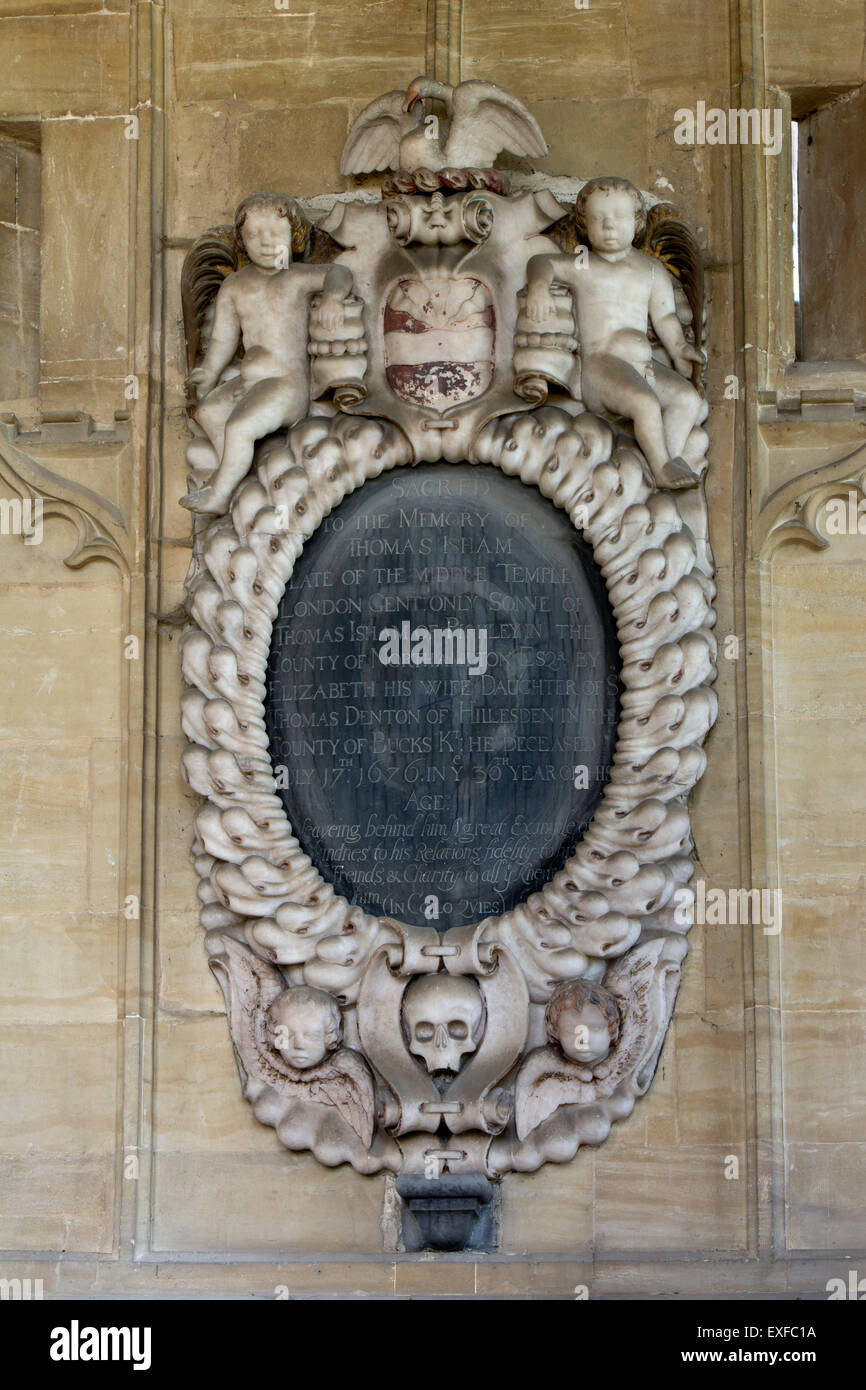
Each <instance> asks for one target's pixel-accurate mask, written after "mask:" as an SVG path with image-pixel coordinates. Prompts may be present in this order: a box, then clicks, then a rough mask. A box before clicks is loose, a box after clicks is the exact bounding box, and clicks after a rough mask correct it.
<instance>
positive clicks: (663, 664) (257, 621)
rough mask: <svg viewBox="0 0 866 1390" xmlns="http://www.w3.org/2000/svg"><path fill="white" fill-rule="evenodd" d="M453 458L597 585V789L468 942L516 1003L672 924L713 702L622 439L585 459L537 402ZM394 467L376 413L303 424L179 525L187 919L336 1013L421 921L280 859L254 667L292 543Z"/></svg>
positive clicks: (676, 552) (395, 453)
mask: <svg viewBox="0 0 866 1390" xmlns="http://www.w3.org/2000/svg"><path fill="white" fill-rule="evenodd" d="M470 461H471V462H477V463H492V464H494V465H496V466H498V467H500V468H501V469H502V471H503V472H505V473H507V474H510V475H512V476H516V477H519V478H520V479H521V480H522V481H523V482H524V483H526V484H528V485H531V486H535V487H537V488H538V489H539V490H540V492H541V493H542V495H543V496H545V497H548V498H549V499H550V500H551V501H552V502H553V503H554V505H556V506H557V507H559V508H561V509H562V510H564V511H565V512H566V513H567V514H568V515H569V517H570V518H571V520H572V522H573V524H575V525H576V526H578V528H579V529H580V530H581V532H582V534H583V535H584V537H585V539H586V540H587V541H588V542H589V543H590V545H591V547H592V549H593V553H594V556H595V559H596V562H597V563H598V565H599V567H600V569H601V572H602V575H603V577H604V580H605V583H606V585H607V591H608V596H609V599H610V603H611V606H612V609H613V615H614V619H615V622H616V626H617V632H618V636H619V641H620V650H621V656H622V663H623V664H622V675H621V680H622V692H623V693H622V699H621V708H620V718H619V722H618V728H617V741H616V747H615V750H614V755H613V763H612V767H611V773H610V778H609V781H608V783H607V784H606V786H605V789H604V792H603V795H602V798H601V801H600V802H599V805H598V806H597V808H596V812H595V815H594V817H593V819H592V822H591V824H590V826H589V827H588V829H587V831H586V832H585V834H584V836H583V838H582V839H581V841H580V842H579V843H578V845H577V847H576V849H575V852H574V854H573V855H572V856H571V858H570V859H569V860H568V862H567V863H566V864H565V866H564V867H563V868H562V869H561V870H560V871H559V872H558V873H557V874H555V875H554V876H553V878H552V879H551V880H550V881H549V882H548V883H547V884H546V885H545V886H544V887H543V888H542V889H540V890H539V891H538V892H536V893H534V894H532V895H531V896H530V897H529V898H527V900H526V901H525V902H523V903H521V904H519V905H518V906H517V907H515V908H513V909H511V910H510V911H508V912H506V913H504V914H503V915H501V916H499V917H491V918H487V919H485V921H484V922H482V923H480V924H477V926H476V928H475V931H474V936H475V941H476V943H481V946H482V947H484V948H486V949H487V950H489V949H491V948H495V946H496V945H497V944H499V945H503V946H506V947H508V948H509V949H510V950H511V951H512V952H513V953H514V955H515V956H516V958H517V960H518V962H519V965H520V967H521V969H522V970H523V973H524V976H525V978H526V982H527V985H528V988H529V994H530V999H531V1000H532V1001H534V1002H536V1003H543V1002H544V1001H545V1000H546V999H547V998H548V997H549V995H550V993H551V992H552V990H553V988H554V987H555V985H556V984H557V983H558V982H559V981H560V980H564V979H570V978H574V977H576V976H579V975H583V976H585V977H588V978H596V979H600V978H603V976H604V972H605V969H606V968H607V962H608V961H609V960H610V959H612V958H615V957H618V956H621V955H622V954H623V953H624V952H625V951H626V950H628V949H629V947H630V946H631V945H633V944H634V943H635V942H636V941H638V939H639V938H641V936H642V935H644V936H645V935H646V934H647V933H648V932H649V933H650V934H658V933H659V932H663V933H666V934H670V933H676V934H679V935H683V934H684V932H685V931H687V929H688V922H689V917H690V913H689V911H688V909H686V911H685V912H684V911H683V903H684V902H685V903H686V904H687V903H688V901H690V893H691V890H690V889H688V887H687V884H688V881H689V879H690V878H691V876H692V872H693V864H692V859H691V848H692V844H691V831H690V824H689V813H688V808H687V805H686V797H687V795H688V793H689V791H690V790H691V788H692V787H693V786H694V785H695V783H696V782H697V780H698V778H699V777H700V775H701V773H702V772H703V769H704V766H705V763H706V758H705V755H704V753H703V751H702V746H701V745H702V743H703V740H704V738H705V736H706V734H707V733H708V731H709V729H710V728H711V727H712V724H713V722H714V720H715V717H716V711H717V701H716V697H715V694H714V692H713V691H712V690H711V688H710V686H711V682H712V680H713V679H714V676H715V658H716V641H715V638H714V636H713V632H712V628H713V624H714V622H715V614H714V612H713V607H712V602H713V598H714V595H715V585H714V584H713V581H712V579H711V578H710V577H709V576H708V575H707V574H706V573H705V572H704V571H703V570H702V569H701V568H700V564H699V556H698V547H697V545H696V542H695V538H694V536H693V534H692V532H691V530H690V529H689V527H688V526H687V525H686V523H685V521H684V519H683V515H682V513H681V510H680V508H679V506H678V503H677V497H676V494H675V493H670V492H666V491H660V490H658V489H656V488H655V487H654V486H653V484H652V482H651V480H650V479H649V478H648V475H647V471H646V468H645V466H644V464H643V462H642V460H641V458H640V456H639V455H638V454H637V452H636V451H635V450H634V449H633V448H632V447H629V446H627V445H626V446H622V445H621V446H620V447H619V448H618V449H616V450H615V452H614V453H613V456H612V457H611V458H609V459H608V460H606V461H604V462H601V463H596V464H592V463H591V460H590V459H589V458H588V450H587V447H586V442H585V439H584V437H582V435H581V429H580V417H579V416H578V417H576V418H575V417H573V416H572V415H570V414H568V413H567V412H565V411H564V410H561V409H559V408H558V407H554V406H543V407H540V408H538V409H536V410H533V411H527V412H522V413H519V414H516V415H509V416H504V417H500V418H498V419H494V420H492V421H490V422H489V423H488V424H487V425H486V426H485V427H484V428H483V429H482V430H481V432H480V434H479V436H478V437H477V439H476V442H475V445H474V447H473V450H472V454H471V459H470ZM411 462H412V459H411V450H410V448H409V445H408V443H407V442H406V439H405V437H404V436H403V435H402V433H401V432H400V431H399V430H398V429H396V428H395V426H393V425H392V424H390V423H389V422H387V421H384V420H378V419H372V418H362V417H358V416H347V415H337V416H335V417H325V416H321V417H319V416H316V417H310V418H308V419H306V420H304V421H302V422H301V423H299V424H298V425H296V426H294V427H293V428H292V429H291V430H289V432H288V435H287V438H286V440H285V442H283V441H282V440H279V441H274V440H272V441H268V442H267V443H266V444H265V445H264V446H263V447H261V448H260V450H259V453H258V455H257V463H256V466H255V468H254V471H253V473H252V474H251V475H250V476H249V477H248V478H247V479H246V480H245V481H244V482H243V483H241V484H240V485H239V487H238V488H237V490H236V492H235V495H234V497H233V500H232V504H231V508H230V511H229V513H228V514H227V515H226V516H224V517H221V518H219V519H218V520H217V521H215V522H213V523H211V524H209V525H204V526H202V525H201V523H199V525H200V528H201V529H200V530H199V531H198V532H197V535H196V538H195V542H194V558H193V564H192V566H191V571H190V575H189V576H188V580H187V589H188V603H187V607H188V613H189V618H190V622H189V625H188V627H187V628H186V630H185V632H184V635H183V638H182V667H183V675H184V679H185V681H186V683H187V689H186V690H185V691H184V694H183V696H182V702H181V703H182V725H183V730H184V733H185V734H186V736H187V738H188V740H189V746H188V747H187V749H186V752H185V754H184V757H183V774H184V777H185V779H186V781H187V782H188V784H189V785H190V786H191V787H192V788H193V789H194V790H195V791H196V792H198V793H199V794H200V795H201V796H202V797H204V798H205V801H204V804H203V805H202V806H200V807H199V809H198V810H197V812H196V816H195V829H196V838H195V842H194V845H193V859H194V863H195V867H196V870H197V872H198V874H199V897H200V899H201V903H202V907H201V920H202V924H203V926H204V927H205V928H206V929H207V930H208V931H213V932H214V935H215V938H217V939H219V937H220V934H222V933H225V932H226V931H227V930H228V931H229V932H230V933H231V934H233V935H236V936H237V937H238V938H239V939H245V940H246V941H247V943H248V944H249V945H250V946H252V947H253V949H254V950H256V951H258V953H259V954H260V955H262V956H263V957H265V958H267V959H270V960H272V961H273V960H278V961H279V962H280V964H281V965H282V966H283V967H284V971H285V974H286V975H287V977H288V978H289V979H290V981H291V982H293V983H300V982H305V983H307V984H310V985H313V986H316V987H318V988H321V989H326V990H328V991H330V992H331V993H333V994H334V995H335V996H336V997H337V998H338V1000H339V1001H340V1003H341V1004H343V1005H344V1006H345V1005H350V1004H353V1003H355V1002H356V1000H357V994H358V988H359V985H360V981H361V977H362V975H363V973H364V970H365V969H366V967H367V964H368V962H369V961H370V959H371V957H372V955H373V953H374V952H375V951H376V950H377V949H378V948H379V947H380V946H382V945H383V944H393V945H397V946H401V945H402V946H403V947H404V948H405V946H406V943H407V942H409V941H411V939H412V935H413V933H416V934H417V935H418V938H419V942H420V941H421V939H422V938H423V939H426V938H427V937H428V936H429V929H428V930H427V932H425V931H424V929H421V928H412V927H408V926H404V925H402V924H396V923H394V922H393V921H391V920H390V919H388V918H379V917H375V916H372V915H371V914H369V913H367V912H364V911H362V910H361V909H360V908H358V907H357V906H355V905H353V904H352V903H350V902H349V901H348V900H347V899H345V898H343V897H341V896H340V895H339V894H337V893H336V892H335V891H334V889H333V887H332V886H331V885H330V884H328V883H327V882H326V881H325V880H324V879H323V878H322V876H321V874H320V873H319V871H318V870H317V869H316V868H315V866H314V865H313V864H312V862H311V860H310V859H309V857H308V856H307V855H306V854H305V853H304V852H303V850H302V849H301V847H300V845H299V843H298V841H297V839H296V837H295V836H294V834H293V832H292V827H291V825H290V823H289V820H288V817H287V815H286V812H285V809H284V806H283V803H282V800H281V798H280V796H279V793H278V790H277V786H276V781H275V779H274V771H273V767H272V765H271V759H270V754H269V748H268V736H267V733H266V729H265V720H264V699H265V676H266V669H267V662H268V655H269V649H270V641H271V630H272V625H273V622H274V619H275V617H276V615H277V611H278V605H279V602H280V598H281V596H282V593H283V591H284V589H285V586H286V584H287V583H288V581H289V580H290V578H291V575H292V571H293V567H294V564H295V562H296V560H297V558H298V556H299V554H300V552H301V550H302V548H303V546H304V544H305V542H306V540H307V539H309V537H310V536H311V535H312V534H313V532H314V531H315V530H316V529H317V527H318V526H319V524H320V523H321V522H322V520H323V519H324V518H325V517H326V516H327V515H328V514H329V513H330V512H331V511H332V510H333V508H334V507H335V506H337V505H338V504H339V502H340V501H341V500H342V499H343V498H344V497H345V496H347V495H348V494H349V493H350V492H352V491H354V490H355V489H356V488H358V487H360V486H363V484H364V483H365V482H366V481H367V480H369V479H371V478H374V477H376V476H378V475H379V474H380V473H382V472H384V471H386V470H388V469H391V468H394V467H398V466H401V465H405V464H409V463H411ZM447 466H448V465H447V463H444V462H443V464H442V467H447ZM678 889H679V890H681V891H680V892H678V893H677V897H676V900H674V893H675V892H676V890H678ZM674 901H676V905H677V907H678V909H679V910H678V911H676V913H675V911H674ZM684 921H685V925H684V924H683V923H684ZM453 930H454V929H452V931H453ZM447 935H448V934H447V933H446V938H447ZM277 947H278V949H277ZM475 949H476V950H478V949H479V946H478V944H476V947H475Z"/></svg>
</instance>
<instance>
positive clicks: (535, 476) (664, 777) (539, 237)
mask: <svg viewBox="0 0 866 1390" xmlns="http://www.w3.org/2000/svg"><path fill="white" fill-rule="evenodd" d="M546 148H547V147H546V144H545V141H544V137H543V135H542V133H541V130H540V129H539V127H538V125H537V123H536V122H535V120H534V119H533V118H532V117H531V116H530V114H529V113H528V111H527V110H526V109H525V107H524V106H523V105H522V104H521V102H520V101H518V100H517V99H516V98H515V97H514V96H512V95H510V94H509V93H508V92H505V91H503V90H501V89H500V88H498V87H495V86H493V85H492V84H490V83H486V82H480V81H468V82H462V83H460V84H459V85H457V86H454V87H450V86H447V85H445V84H443V83H440V82H434V81H432V80H430V79H428V78H426V77H420V78H417V79H416V80H415V81H414V82H412V83H411V84H410V85H409V86H408V87H407V88H406V90H405V91H397V92H389V93H386V94H385V95H384V96H382V97H380V98H378V99H377V100H375V101H373V102H372V103H371V104H370V105H369V106H368V107H367V108H366V110H364V111H363V112H362V113H361V114H360V116H359V117H358V118H357V120H356V121H355V122H354V125H353V126H352V128H351V130H350V132H349V136H348V139H347V141H346V146H345V149H344V152H343V160H342V169H343V172H344V173H346V174H357V175H362V174H368V173H371V172H377V171H378V172H382V171H386V172H385V177H384V179H383V180H382V184H381V196H376V198H375V199H374V200H372V201H371V194H370V192H369V189H368V188H367V187H365V188H364V189H359V190H358V192H357V194H351V193H350V194H347V195H338V196H334V197H332V198H331V199H324V198H323V199H318V200H311V201H310V203H309V204H307V205H305V204H304V203H302V202H299V201H298V200H296V199H295V198H293V197H292V196H290V194H289V193H284V192H276V193H272V192H259V193H252V194H250V193H249V190H238V192H239V194H240V193H245V194H246V196H244V198H243V201H242V202H240V205H239V207H238V211H237V215H236V219H235V224H234V226H233V227H216V228H211V229H210V230H207V231H205V232H204V233H203V235H202V236H201V237H200V238H199V239H198V240H197V241H196V243H195V244H194V245H193V247H192V249H191V250H190V251H189V254H188V256H187V259H186V262H185V266H184V272H183V286H182V288H183V302H184V316H185V328H186V338H187V350H188V366H189V377H188V381H189V387H190V392H191V397H190V403H189V415H190V426H191V430H192V433H193V438H192V441H191V443H190V445H189V449H188V455H187V457H188V463H189V479H188V493H187V495H186V496H185V497H184V498H183V499H182V502H183V505H184V506H186V507H188V508H189V510H190V512H191V514H192V517H193V526H194V547H193V561H192V564H191V567H190V571H189V575H188V579H187V594H188V602H187V610H188V624H187V626H186V628H185V631H184V635H183V640H182V663H183V673H184V677H185V681H186V688H185V691H184V694H183V700H182V722H183V729H184V733H185V735H186V737H187V739H188V741H189V743H188V748H187V750H186V752H185V754H184V758H183V771H184V776H185V778H186V781H187V782H188V784H189V786H190V787H191V788H193V789H194V790H195V791H196V792H197V793H199V794H200V796H201V797H202V798H203V801H202V804H201V806H200V809H199V810H198V812H197V815H196V821H195V824H196V836H195V842H194V845H193V859H194V863H195V868H196V871H197V873H198V876H199V897H200V900H201V922H202V926H203V928H204V930H205V942H206V946H207V950H208V952H209V955H210V958H211V965H212V968H213V969H214V972H215V973H216V975H217V978H218V979H219V982H220V984H221V986H222V988H223V991H224V994H225V998H226V1006H227V1015H228V1023H229V1028H230V1031H231V1037H232V1042H233V1044H234V1049H235V1054H236V1058H237V1063H238V1069H239V1072H240V1076H241V1082H242V1086H243V1091H244V1095H245V1096H246V1098H247V1099H248V1100H249V1101H250V1103H251V1105H252V1107H253V1112H254V1114H255V1116H256V1118H257V1119H258V1120H260V1121H261V1122H262V1123H264V1124H267V1125H271V1126H273V1127H274V1128H275V1129H276V1131H277V1136H278V1138H279V1140H280V1141H281V1142H282V1143H283V1144H284V1145H285V1146H286V1147H287V1148H289V1149H308V1150H311V1151H312V1153H313V1154H315V1156H316V1157H317V1158H318V1159H319V1160H320V1161H321V1162H323V1163H325V1164H328V1165H332V1166H333V1165H336V1164H340V1163H349V1164H351V1165H352V1166H353V1167H354V1168H355V1169H357V1170H358V1171H359V1172H362V1173H375V1172H379V1171H382V1170H388V1171H390V1172H392V1173H394V1174H396V1175H399V1182H398V1190H401V1191H403V1192H404V1195H407V1194H408V1193H409V1191H410V1189H411V1192H412V1193H414V1194H415V1197H416V1198H417V1193H418V1190H419V1187H418V1184H419V1182H423V1181H426V1182H427V1183H428V1184H429V1190H430V1198H431V1200H432V1199H435V1197H436V1193H437V1184H439V1185H440V1189H441V1191H442V1192H443V1194H446V1195H443V1196H442V1212H443V1213H444V1214H447V1213H449V1212H451V1208H450V1207H449V1206H448V1203H449V1202H450V1201H451V1199H452V1197H453V1194H454V1192H455V1191H458V1192H459V1191H460V1190H462V1189H461V1188H460V1182H461V1181H463V1180H465V1185H466V1191H467V1192H469V1191H470V1190H471V1191H472V1192H473V1193H474V1194H476V1196H477V1192H478V1190H479V1189H478V1184H479V1182H481V1183H482V1185H483V1184H484V1183H486V1182H489V1181H494V1180H495V1179H497V1178H498V1177H500V1176H501V1175H502V1174H504V1173H507V1172H509V1171H514V1170H517V1171H531V1170H534V1169H536V1168H538V1167H540V1166H541V1165H542V1164H544V1163H546V1162H565V1161H568V1160H570V1159H571V1158H573V1157H574V1155H575V1153H576V1152H577V1150H578V1148H579V1147H580V1146H581V1145H582V1144H600V1143H602V1142H603V1140H604V1139H605V1138H606V1136H607V1134H608V1133H609V1130H610V1127H611V1125H612V1124H613V1122H614V1121H616V1120H618V1119H621V1118H623V1117H624V1116H626V1115H628V1114H629V1113H630V1112H631V1110H632V1108H633V1106H634V1104H635V1101H636V1099H637V1098H638V1097H639V1096H641V1095H643V1094H644V1093H645V1092H646V1090H647V1088H648V1087H649V1085H650V1083H651V1080H652V1077H653V1072H654V1070H655V1067H656V1063H657V1060H658V1057H659V1053H660V1051H661V1048H662V1046H663V1043H664V1037H665V1031H666V1029H667V1026H668V1023H669V1021H670V1018H671V1014H672V1010H673V1007H674V1000H675V996H676V990H677V983H678V978H679V969H680V965H681V962H682V959H683V957H684V955H685V953H686V942H685V934H686V931H687V929H688V923H689V920H690V903H691V901H692V896H693V895H692V891H691V889H690V888H689V886H688V885H689V880H690V878H691V877H692V872H693V863H692V858H691V850H692V843H691V835H690V827H689V813H688V804H687V803H688V796H689V792H690V791H691V789H692V788H693V787H694V785H695V783H696V782H697V780H698V779H699V777H700V776H701V773H702V771H703V768H704V761H705V759H704V754H703V752H702V743H703V740H704V738H705V736H706V734H707V732H708V730H709V729H710V727H711V726H712V724H713V721H714V719H715V715H716V699H715V696H714V694H713V691H712V689H711V686H712V682H713V679H714V676H715V660H716V643H715V639H714V637H713V630H712V629H713V624H714V622H715V616H714V613H713V607H712V604H713V598H714V595H715V586H714V583H713V562H712V556H711V553H710V550H709V545H708V541H707V518H706V507H705V502H704V497H703V486H702V478H703V474H704V472H705V470H706V468H707V458H706V449H707V436H706V434H705V432H704V430H703V428H702V425H703V423H704V420H705V418H706V415H707V406H706V402H705V401H704V398H703V394H702V368H703V363H704V360H705V359H704V353H703V350H702V339H703V337H704V331H705V323H704V311H703V287H702V270H701V261H700V255H699V252H698V249H697V246H696V243H695V241H694V238H693V236H692V234H691V232H690V231H689V229H688V227H687V225H686V223H685V222H684V221H683V220H682V218H681V217H680V215H679V214H678V213H677V211H676V210H675V209H674V208H673V207H671V206H670V205H668V204H663V203H660V202H658V201H657V200H655V199H654V198H652V197H651V196H650V195H647V194H645V193H642V192H641V191H640V190H638V189H637V188H635V187H633V186H632V185H631V184H630V183H628V182H626V181H625V180H623V179H621V178H616V177H610V178H599V179H593V180H591V181H590V182H589V183H588V184H581V182H580V181H579V180H564V179H559V180H557V181H556V187H557V196H554V194H553V192H552V191H551V190H550V189H549V188H548V187H545V186H544V182H545V181H544V178H543V177H542V176H534V177H531V178H530V177H525V176H524V177H523V178H520V177H515V178H514V180H513V186H510V185H509V176H508V175H507V174H506V173H505V172H504V171H503V170H501V169H498V168H497V167H496V160H497V158H498V156H499V155H500V154H501V153H502V152H503V151H507V152H510V153H511V154H515V155H524V156H531V157H536V158H537V157H540V156H542V155H543V154H544V153H545V152H546ZM286 184H287V187H288V188H289V189H290V188H291V168H290V167H287V169H286ZM566 187H567V188H568V189H569V190H570V192H569V194H568V197H566V196H565V194H564V193H563V189H564V188H566ZM323 208H324V213H323ZM401 1183H402V1184H407V1183H408V1187H401V1186H400V1184H401ZM455 1185H456V1186H455ZM407 1200H408V1197H407ZM474 1200H475V1198H474V1197H473V1201H474ZM467 1201H468V1198H467ZM478 1202H479V1204H480V1205H484V1202H485V1199H484V1198H483V1196H482V1197H481V1198H478ZM416 1205H418V1203H417V1201H416ZM434 1205H435V1202H434ZM421 1206H424V1207H425V1209H426V1208H427V1207H429V1206H430V1203H429V1202H428V1203H426V1204H425V1203H421ZM451 1214H452V1215H453V1212H451ZM446 1225H447V1226H448V1235H447V1239H446V1237H445V1236H443V1234H442V1229H443V1228H444V1226H446ZM426 1229H427V1237H426V1238H427V1240H428V1242H429V1243H430V1244H432V1245H434V1246H436V1245H437V1243H438V1244H439V1245H440V1246H441V1247H442V1248H445V1247H446V1246H447V1248H455V1243H456V1245H457V1246H459V1245H460V1243H461V1239H463V1238H461V1236H460V1235H459V1233H458V1235H457V1236H455V1235H454V1229H453V1221H452V1220H451V1217H450V1216H449V1219H448V1221H444V1220H443V1223H440V1226H439V1227H437V1223H436V1221H435V1220H428V1222H427V1228H426ZM437 1232H438V1234H437ZM466 1238H467V1239H468V1237H466ZM464 1243H465V1241H464Z"/></svg>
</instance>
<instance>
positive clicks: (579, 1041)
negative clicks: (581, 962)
mask: <svg viewBox="0 0 866 1390" xmlns="http://www.w3.org/2000/svg"><path fill="white" fill-rule="evenodd" d="M544 1021H545V1023H546V1024H547V1036H548V1038H549V1039H550V1041H551V1042H552V1043H553V1044H554V1046H558V1047H559V1049H560V1051H561V1052H563V1053H564V1054H565V1056H566V1057H567V1058H568V1059H569V1061H571V1062H578V1063H580V1064H581V1065H582V1066H585V1067H591V1066H593V1065H594V1064H595V1063H596V1062H601V1061H603V1060H604V1058H605V1057H606V1056H607V1055H608V1053H609V1052H610V1050H611V1048H612V1047H614V1046H615V1044H616V1043H617V1041H618V1040H619V1034H620V1028H621V1026H622V1023H621V1019H620V1013H619V1007H618V1005H617V1002H616V999H615V997H614V996H613V994H611V992H610V990H609V989H605V987H604V985H597V984H592V983H591V982H590V981H589V980H566V981H565V982H564V983H563V984H561V985H558V986H557V988H556V989H555V990H554V991H553V994H552V995H551V996H550V1002H549V1003H548V1005H547V1009H546V1011H545V1015H544Z"/></svg>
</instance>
